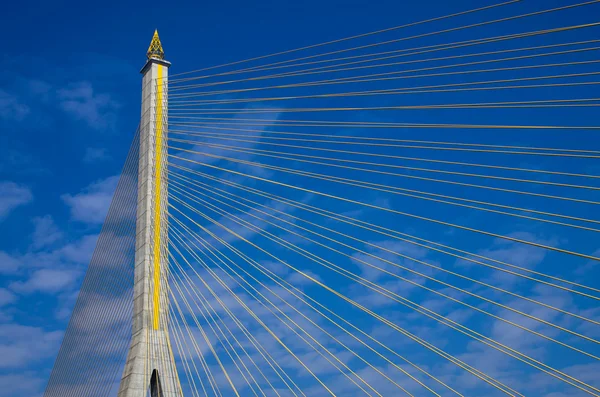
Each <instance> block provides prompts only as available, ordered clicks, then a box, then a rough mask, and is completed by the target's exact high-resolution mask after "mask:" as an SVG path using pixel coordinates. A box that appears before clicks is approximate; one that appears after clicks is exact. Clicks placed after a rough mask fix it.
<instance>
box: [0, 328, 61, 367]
mask: <svg viewBox="0 0 600 397" xmlns="http://www.w3.org/2000/svg"><path fill="white" fill-rule="evenodd" d="M61 338H62V332H59V331H52V332H46V331H44V330H43V329H42V328H39V327H29V326H24V325H18V324H4V325H0V369H7V368H11V369H17V368H21V367H24V366H27V365H30V364H32V363H34V362H36V361H40V360H43V359H45V358H48V357H51V356H53V355H54V354H55V353H56V351H57V349H58V346H59V345H60V341H61Z"/></svg>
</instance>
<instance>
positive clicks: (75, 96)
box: [57, 81, 120, 130]
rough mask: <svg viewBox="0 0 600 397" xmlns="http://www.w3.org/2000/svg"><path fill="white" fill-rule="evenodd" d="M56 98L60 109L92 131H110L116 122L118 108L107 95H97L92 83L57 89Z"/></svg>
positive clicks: (80, 83)
mask: <svg viewBox="0 0 600 397" xmlns="http://www.w3.org/2000/svg"><path fill="white" fill-rule="evenodd" d="M57 96H58V99H59V101H60V107H61V108H62V109H63V110H64V111H65V112H67V113H69V114H71V115H72V116H74V117H75V118H76V119H78V120H82V121H84V122H86V123H87V124H88V126H90V127H91V128H93V129H96V130H107V129H109V130H110V129H112V128H114V126H115V122H116V111H117V109H118V108H119V107H120V105H119V103H118V102H116V101H115V100H114V99H112V97H111V96H110V95H109V94H105V93H97V92H96V91H95V90H94V88H93V86H92V83H90V82H89V81H82V82H79V83H73V84H70V85H69V86H68V87H66V88H62V89H59V90H58V91H57Z"/></svg>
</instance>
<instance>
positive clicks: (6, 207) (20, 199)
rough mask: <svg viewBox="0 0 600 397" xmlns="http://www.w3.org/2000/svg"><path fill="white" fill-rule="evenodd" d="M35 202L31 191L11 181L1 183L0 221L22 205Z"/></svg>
mask: <svg viewBox="0 0 600 397" xmlns="http://www.w3.org/2000/svg"><path fill="white" fill-rule="evenodd" d="M31 200H33V194H32V193H31V190H30V189H29V188H27V187H25V186H21V185H17V184H16V183H14V182H10V181H1V182H0V219H2V218H3V217H5V216H6V215H8V214H9V213H10V212H11V211H12V210H14V209H15V208H17V207H18V206H20V205H23V204H27V203H29V202H31Z"/></svg>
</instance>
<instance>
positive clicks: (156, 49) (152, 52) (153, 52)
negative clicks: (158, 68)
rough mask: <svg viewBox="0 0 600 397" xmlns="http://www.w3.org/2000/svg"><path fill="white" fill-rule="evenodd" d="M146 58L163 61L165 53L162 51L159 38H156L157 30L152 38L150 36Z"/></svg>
mask: <svg viewBox="0 0 600 397" xmlns="http://www.w3.org/2000/svg"><path fill="white" fill-rule="evenodd" d="M146 56H147V57H148V59H150V58H157V59H165V52H164V51H163V48H162V44H161V43H160V38H159V37H158V30H155V31H154V36H152V41H151V42H150V47H148V52H147V53H146Z"/></svg>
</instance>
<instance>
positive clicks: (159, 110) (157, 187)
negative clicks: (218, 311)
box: [152, 65, 163, 330]
mask: <svg viewBox="0 0 600 397" xmlns="http://www.w3.org/2000/svg"><path fill="white" fill-rule="evenodd" d="M162 76H163V66H162V65H157V66H156V77H157V79H156V80H157V82H158V83H157V85H156V119H155V124H154V134H155V137H156V145H155V148H156V149H155V150H156V157H155V170H154V171H155V174H154V178H155V179H154V294H153V297H152V298H153V302H154V314H153V317H152V325H153V326H154V329H155V330H157V329H159V326H160V321H159V320H160V278H161V277H160V271H161V268H160V261H161V249H160V248H161V241H160V238H161V222H162V211H161V204H162V203H161V201H162V200H161V199H162V194H161V182H162V146H163V120H162V118H163V84H162Z"/></svg>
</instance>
